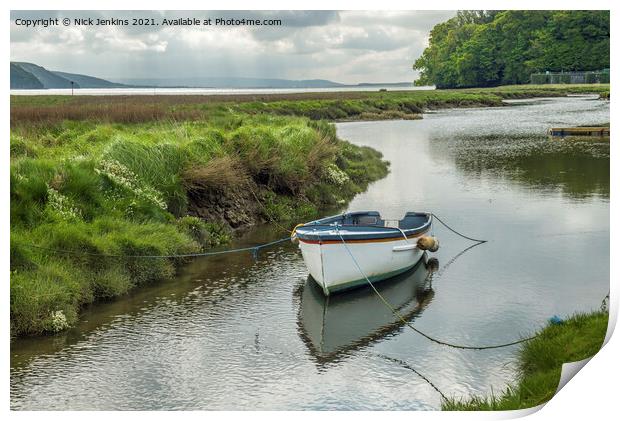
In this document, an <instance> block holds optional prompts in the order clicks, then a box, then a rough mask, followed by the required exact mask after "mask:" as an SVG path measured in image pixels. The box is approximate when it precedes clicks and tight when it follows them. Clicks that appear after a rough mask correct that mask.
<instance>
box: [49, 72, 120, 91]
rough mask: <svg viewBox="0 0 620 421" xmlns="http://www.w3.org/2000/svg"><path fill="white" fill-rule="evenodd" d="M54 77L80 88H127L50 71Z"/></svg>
mask: <svg viewBox="0 0 620 421" xmlns="http://www.w3.org/2000/svg"><path fill="white" fill-rule="evenodd" d="M52 73H54V74H55V75H58V76H60V77H63V78H65V79H68V80H72V81H73V82H75V83H77V84H78V85H80V88H127V85H123V84H122V83H114V82H110V81H108V80H105V79H100V78H98V77H93V76H86V75H79V74H76V73H65V72H56V71H52Z"/></svg>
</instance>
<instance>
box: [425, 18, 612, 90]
mask: <svg viewBox="0 0 620 421" xmlns="http://www.w3.org/2000/svg"><path fill="white" fill-rule="evenodd" d="M413 68H414V69H415V70H419V71H420V78H419V79H418V80H417V81H416V84H417V85H435V86H437V87H438V88H465V87H474V86H497V85H507V84H521V83H527V82H529V80H530V75H531V74H532V73H537V72H544V71H554V72H557V71H583V70H601V69H605V68H609V11H578V10H574V11H571V10H566V11H535V10H529V11H528V10H507V11H489V10H483V11H459V12H458V13H457V15H456V16H455V17H453V18H452V19H449V20H448V21H446V22H443V23H440V24H437V25H435V27H434V28H433V29H432V30H431V33H430V38H429V46H428V47H427V48H426V49H425V50H424V52H423V54H422V56H421V57H419V58H418V59H417V60H416V61H415V63H414V64H413Z"/></svg>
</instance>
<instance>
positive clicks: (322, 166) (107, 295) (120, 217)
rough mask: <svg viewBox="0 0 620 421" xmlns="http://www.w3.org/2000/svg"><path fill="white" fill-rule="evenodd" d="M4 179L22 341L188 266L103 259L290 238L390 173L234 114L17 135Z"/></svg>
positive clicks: (308, 130)
mask: <svg viewBox="0 0 620 421" xmlns="http://www.w3.org/2000/svg"><path fill="white" fill-rule="evenodd" d="M10 170H11V171H10V175H11V189H10V195H11V331H12V334H14V335H23V334H41V333H46V332H56V331H60V330H63V329H65V328H66V327H68V326H71V325H72V324H74V323H75V321H76V320H77V316H78V312H79V309H80V307H81V306H83V305H85V304H88V303H91V302H93V301H97V300H102V299H111V298H114V297H116V296H119V295H122V294H125V293H127V292H128V291H130V290H131V289H132V288H135V287H138V286H141V285H144V284H147V283H150V282H154V281H158V280H162V279H168V278H170V277H172V276H174V273H175V268H176V266H177V265H178V264H180V263H182V262H181V261H180V260H179V259H140V258H117V257H100V256H97V254H112V255H170V254H182V253H188V252H200V251H202V250H207V249H209V248H211V247H214V246H218V245H221V244H225V243H228V242H229V240H230V238H231V235H232V230H233V229H234V228H240V227H247V226H250V225H252V224H256V223H261V222H266V221H278V222H279V224H280V225H283V226H286V227H289V226H292V225H294V224H295V223H297V222H299V220H306V219H308V218H311V217H313V216H316V214H317V213H318V210H319V209H320V208H323V207H326V206H333V205H339V204H340V205H342V204H343V203H345V202H346V201H348V200H350V199H351V198H352V197H353V196H354V195H355V194H356V193H359V192H360V191H362V190H364V189H365V188H366V186H367V185H368V183H369V182H371V181H374V180H376V179H379V178H381V177H384V176H385V175H386V173H387V165H386V163H385V162H384V161H382V160H381V155H380V154H379V153H378V152H376V151H374V150H372V149H370V148H360V147H356V146H354V145H352V144H349V143H347V142H344V141H342V140H339V139H338V138H337V137H336V133H335V127H334V126H333V125H331V124H329V123H326V122H315V121H310V120H308V119H306V118H302V117H282V116H269V115H258V116H253V115H248V114H237V113H235V114H231V115H229V116H227V117H226V118H224V117H221V118H213V119H209V120H206V121H184V122H175V121H153V122H145V123H108V122H102V121H97V120H96V119H88V120H82V121H70V120H63V121H60V122H48V123H47V124H45V125H35V126H30V125H27V124H21V123H20V124H17V125H14V126H13V127H12V130H11V169H10ZM282 235H286V233H284V232H283V233H282ZM33 245H34V246H36V247H33ZM49 249H53V250H65V251H67V252H68V253H58V252H52V251H50V250H49ZM85 253H86V254H85Z"/></svg>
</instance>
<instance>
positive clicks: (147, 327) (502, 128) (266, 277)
mask: <svg viewBox="0 0 620 421" xmlns="http://www.w3.org/2000/svg"><path fill="white" fill-rule="evenodd" d="M609 118H610V117H609V103H608V102H605V101H600V100H598V99H596V98H594V97H573V98H554V99H537V100H529V101H513V102H511V104H510V106H506V107H500V108H480V109H454V110H442V111H437V112H433V113H429V114H425V115H424V119H423V120H414V121H381V122H355V123H340V124H338V125H337V128H338V134H339V136H340V137H341V138H343V139H346V140H349V141H350V142H353V143H355V144H359V145H368V146H371V147H373V148H375V149H377V150H380V151H381V152H382V153H383V154H384V157H385V159H387V160H389V161H390V162H391V171H390V174H389V175H388V176H387V177H386V178H384V179H382V180H380V181H378V182H376V183H374V184H372V185H371V186H370V188H369V189H368V191H366V192H365V193H363V194H360V195H359V196H357V197H356V198H355V199H354V200H353V201H352V202H351V203H350V204H349V206H348V209H349V210H366V209H372V210H378V211H380V212H381V213H382V215H383V216H384V217H386V218H400V217H402V216H403V215H404V213H405V212H406V211H408V210H428V211H432V212H434V213H436V214H437V215H438V216H439V217H441V218H442V219H443V220H444V221H446V222H448V223H449V224H450V225H452V226H453V227H454V228H455V229H457V230H459V231H461V232H463V233H465V234H467V235H470V236H473V237H476V238H483V239H487V240H489V242H488V243H485V244H482V245H478V246H476V247H473V248H469V249H468V247H469V246H471V245H472V243H471V242H469V241H467V240H465V239H463V238H460V237H457V236H455V235H454V234H452V233H451V232H449V231H448V230H446V229H445V228H443V227H442V226H440V225H437V226H436V227H435V228H434V230H435V235H436V236H437V237H438V238H439V240H440V242H441V248H440V250H439V252H437V253H435V254H434V255H435V257H437V258H438V260H439V270H437V271H435V272H431V271H429V270H428V269H427V268H426V267H425V266H424V265H418V266H417V267H416V268H414V269H413V270H412V271H410V272H408V273H405V274H403V275H401V276H399V277H398V278H396V279H393V280H391V281H386V282H384V283H382V284H380V285H381V286H380V288H381V291H382V294H384V295H385V296H386V297H387V298H388V299H389V300H390V302H392V303H393V305H394V306H395V307H398V308H399V311H400V312H401V313H402V314H404V315H406V317H407V318H408V319H409V320H410V321H411V323H412V324H413V325H414V326H415V327H416V328H418V329H420V330H422V331H424V332H426V333H428V334H430V335H431V336H434V337H436V338H439V339H442V340H445V341H449V342H453V343H458V344H463V345H490V344H497V343H503V342H509V341H512V340H514V339H517V338H518V337H520V336H523V335H527V334H531V333H533V332H534V331H536V330H537V329H538V328H540V327H541V326H543V325H545V323H546V321H547V320H548V319H549V317H551V316H553V315H558V316H560V317H566V316H570V315H571V314H573V313H575V312H579V311H582V312H583V311H590V310H594V309H597V308H599V307H600V304H601V300H602V298H603V297H604V296H605V295H606V294H607V293H608V290H609V259H610V256H609V185H610V180H609V174H610V173H609V140H604V139H599V138H587V139H586V138H584V139H571V138H567V139H551V138H548V137H547V136H546V134H545V133H546V130H547V128H549V127H551V126H563V125H566V126H577V125H598V124H603V123H607V122H609ZM280 236H281V234H280V233H278V232H276V231H275V230H274V229H271V228H269V227H263V228H261V229H257V230H255V231H253V232H251V233H249V234H248V235H247V236H245V237H244V238H242V239H240V240H239V244H240V245H242V244H258V243H261V242H266V241H269V240H273V239H275V238H279V237H280ZM516 351H517V347H509V348H502V349H494V350H484V351H476V350H462V349H455V348H450V347H446V346H443V345H439V344H437V343H433V342H430V341H429V340H428V339H426V338H424V337H422V336H420V335H419V334H417V333H416V332H414V331H412V330H411V329H409V328H407V327H406V326H403V325H402V324H401V323H398V322H397V321H396V320H395V318H394V317H393V316H392V315H391V314H390V312H389V310H387V309H386V308H385V307H384V306H383V305H382V304H381V303H380V302H379V300H378V299H377V298H376V296H374V295H373V293H372V292H371V291H369V290H368V289H360V290H356V291H354V292H352V293H349V294H342V295H336V296H332V297H330V299H329V300H327V299H325V298H324V297H323V296H322V294H321V293H320V291H319V290H318V289H317V288H316V287H315V285H314V284H313V281H312V280H311V279H308V275H307V271H306V268H305V266H304V263H303V261H302V258H301V255H300V253H299V251H298V249H297V248H296V246H295V245H294V244H290V243H284V244H282V245H278V246H276V247H273V248H271V249H266V250H263V251H261V253H260V255H259V256H258V259H256V260H255V259H254V258H253V257H252V256H251V255H249V254H237V255H227V256H217V257H210V258H200V259H196V260H194V261H193V262H191V263H190V264H188V265H187V266H185V267H184V268H183V269H182V270H181V272H180V273H179V275H178V277H177V278H176V279H174V280H173V281H170V282H164V283H160V284H157V285H154V286H152V287H149V288H145V289H142V290H140V291H136V292H134V293H133V294H131V295H130V296H128V297H124V298H121V299H119V300H117V301H114V302H111V303H102V304H98V305H94V306H91V307H90V308H88V309H87V310H86V311H85V312H84V313H83V315H82V318H81V320H80V322H79V325H78V326H77V327H76V328H74V329H72V330H70V331H68V332H66V333H63V334H61V335H58V336H53V337H43V338H25V339H19V340H14V341H13V342H12V343H11V374H10V376H11V384H10V388H11V408H12V409H14V410H20V409H28V410H38V409H49V410H54V409H92V410H97V409H106V410H114V409H137V410H138V409H139V410H154V409H188V410H194V409H229V410H234V409H290V410H298V409H317V410H324V409H339V410H343V409H345V410H347V409H351V410H353V409H355V410H365V409H395V410H432V409H439V408H440V402H441V400H440V398H441V396H440V394H439V393H438V392H437V390H436V389H435V388H434V387H436V388H437V389H439V390H441V392H442V393H444V394H445V395H448V396H456V397H467V396H469V395H471V394H490V393H491V392H492V391H494V392H495V393H497V392H498V391H500V390H502V389H504V388H505V387H506V386H507V385H508V384H510V383H511V382H512V381H513V380H514V379H515V375H516V371H515V357H516ZM414 370H415V371H414ZM416 371H417V372H418V373H419V374H421V375H423V376H424V377H425V378H423V377H421V376H420V375H418V374H416ZM429 382H431V383H432V384H433V386H434V387H433V386H431V385H430V384H429Z"/></svg>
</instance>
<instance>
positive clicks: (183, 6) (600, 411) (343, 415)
mask: <svg viewBox="0 0 620 421" xmlns="http://www.w3.org/2000/svg"><path fill="white" fill-rule="evenodd" d="M5 4H6V3H5ZM616 4H618V2H612V1H602V0H589V1H588V2H587V3H584V2H582V1H580V2H577V1H549V0H521V1H519V2H505V1H500V0H496V1H460V2H459V1H455V0H434V1H432V2H420V3H415V2H411V1H408V2H407V1H385V0H384V1H381V2H376V1H374V2H371V1H369V0H358V1H339V0H329V1H328V0H314V1H312V2H307V3H306V4H304V3H302V2H297V3H293V2H291V1H290V0H288V1H283V0H263V1H261V2H260V4H258V3H255V2H251V1H247V0H245V1H243V0H228V1H222V0H219V1H211V2H208V3H206V2H198V1H188V0H175V1H174V2H170V1H163V0H151V1H148V2H138V1H135V0H133V1H131V0H109V1H105V2H103V1H101V2H90V3H88V4H87V3H85V2H83V1H77V0H56V1H53V2H52V1H44V0H36V1H28V0H22V1H10V2H9V4H8V5H6V6H4V8H3V9H2V14H3V18H4V22H8V21H9V11H10V9H11V8H12V9H15V10H28V9H30V10H45V9H67V10H89V9H90V10H141V9H142V10H146V9H148V10H156V9H161V10H166V9H168V10H201V9H205V8H206V7H207V6H208V8H209V9H213V10H217V9H220V10H246V9H249V10H251V9H262V10H280V9H282V10H291V9H298V10H322V9H323V10H408V9H414V10H439V9H446V10H456V9H507V8H518V9H538V10H544V9H611V10H612V14H611V16H612V32H613V33H614V34H615V33H616V29H617V28H616V27H614V24H615V23H616V20H617V19H615V17H616V13H617V8H618V7H617V6H616ZM429 6H430V7H429ZM9 31H10V25H7V26H6V27H5V34H6V39H5V41H4V43H3V44H2V48H3V49H5V52H4V54H5V57H10V52H9V48H10V44H9V43H10V35H9ZM612 45H613V44H612ZM611 51H612V66H611V67H612V68H614V69H617V68H618V67H617V66H616V64H617V54H614V50H613V47H612V49H611ZM2 73H3V78H2V84H3V88H4V92H9V66H6V65H5V66H4V67H3V68H2ZM612 80H613V83H612V84H613V85H614V86H617V84H618V72H612ZM612 101H615V95H614V99H612ZM2 108H3V115H4V116H5V117H4V119H2V128H3V132H2V133H3V134H4V135H5V137H4V139H5V146H4V149H3V153H4V157H3V158H4V159H3V161H4V163H5V165H2V168H1V171H2V174H0V178H1V180H2V181H1V184H0V185H1V186H2V193H3V197H5V199H8V192H9V161H10V159H9V148H8V145H7V143H8V142H7V140H8V134H9V98H8V96H7V97H5V99H4V101H3V102H2ZM613 109H614V106H613V102H612V104H611V110H612V111H610V114H611V116H612V122H611V125H612V126H614V127H616V121H617V120H618V119H617V118H614V113H613ZM615 137H617V136H615V135H614V140H615ZM617 154H618V145H617V144H616V143H615V142H614V141H612V143H611V157H612V158H611V164H610V165H611V180H617V175H618V171H617V170H616V169H615V165H614V164H615V163H616V161H617V159H616V158H615V157H616V156H617ZM617 186H618V184H617V183H616V182H612V183H611V197H617V195H618V188H617ZM5 203H8V200H6V202H5ZM1 212H2V217H3V219H4V221H6V222H5V225H4V228H3V230H4V235H3V236H2V238H3V246H4V247H3V253H2V265H3V269H4V271H3V273H5V274H7V275H5V276H7V278H6V280H5V282H4V284H3V285H4V289H3V294H4V297H3V298H4V299H3V300H2V304H3V309H4V312H3V314H4V316H3V317H2V318H1V323H2V329H3V330H2V333H3V336H2V341H3V347H2V355H3V361H4V364H5V368H6V370H5V378H4V383H3V392H4V397H5V399H4V401H3V403H4V408H3V409H4V411H3V412H5V413H9V379H10V376H9V372H10V365H9V364H10V362H9V337H8V336H9V335H8V332H9V282H8V273H9V253H8V250H9V235H10V229H9V224H8V220H9V206H7V205H5V206H3V207H2V210H1ZM617 216H618V212H617V206H615V205H614V203H613V202H611V218H612V220H611V238H612V240H611V244H610V251H611V256H612V258H611V268H610V277H611V279H612V280H613V281H612V284H611V303H610V305H611V313H610V320H611V321H612V323H613V324H614V325H615V322H616V320H617V310H618V299H617V297H618V293H619V292H620V290H619V289H618V270H617V264H616V263H615V259H614V257H615V256H618V254H617V251H618V246H617V241H616V237H617V236H616V235H615V234H616V233H617V231H618V223H617V222H616V221H617V219H616V218H614V217H617ZM610 328H611V324H610ZM610 331H611V329H610ZM615 336H617V335H615ZM619 348H620V347H619V345H618V339H617V337H613V336H612V337H611V338H610V340H609V342H608V343H607V344H606V345H605V347H604V348H603V350H602V351H601V352H599V354H597V355H596V356H595V357H594V358H593V359H592V360H591V361H590V362H589V363H588V364H587V366H586V368H585V369H584V370H582V371H581V372H580V373H579V374H578V375H577V376H576V378H575V379H573V380H571V381H569V382H568V384H567V385H566V386H565V387H564V388H563V389H562V390H561V392H560V393H558V395H557V396H556V397H554V398H553V399H552V400H551V401H550V402H549V403H548V404H547V405H546V406H545V407H544V409H543V410H541V411H538V412H536V413H535V414H534V415H532V416H531V419H541V420H542V419H564V418H568V419H573V417H574V418H577V417H579V418H582V419H583V418H585V417H590V418H603V417H606V416H609V415H611V414H614V413H616V412H617V411H616V409H617V406H616V405H615V400H617V392H616V388H615V387H614V386H615V385H617V376H618V372H619V370H618V367H619V363H618V358H616V357H615V356H616V355H620V352H619ZM530 412H532V411H516V412H512V413H498V412H491V413H481V412H476V413H455V412H416V413H410V412H391V413H381V414H374V413H369V412H362V413H358V412H340V413H333V412H331V413H326V412H321V413H316V412H295V413H290V412H275V413H273V412H244V413H235V412H213V413H205V412H200V411H197V412H183V413H175V414H174V416H175V417H176V416H182V417H184V418H188V419H204V417H205V416H208V417H217V418H220V419H236V418H237V417H238V416H242V417H244V418H246V417H247V418H250V417H251V418H253V419H269V420H273V419H275V420H285V419H289V418H290V417H295V418H298V419H314V418H315V417H317V416H320V417H322V418H323V417H328V418H337V419H356V420H357V419H362V420H364V419H371V417H372V418H374V417H376V416H377V415H378V416H380V417H386V416H389V417H390V418H394V419H403V420H405V419H406V420H408V421H410V420H411V418H412V417H415V418H416V419H426V418H427V417H428V418H432V419H448V418H450V419H452V418H457V419H504V418H514V417H518V416H523V415H526V413H530ZM8 415H9V416H11V417H14V418H16V419H34V418H46V419H48V420H55V419H58V420H60V419H62V420H63V421H65V420H67V419H69V420H71V419H76V420H77V419H82V418H84V417H88V418H92V419H95V420H97V419H101V420H104V419H108V418H109V417H110V416H113V417H115V418H117V419H118V418H119V417H120V418H134V417H149V418H151V419H154V420H158V419H166V418H168V417H169V416H170V415H172V414H168V413H164V412H147V413H142V412H129V413H108V412H89V413H84V412H10V413H9V414H8Z"/></svg>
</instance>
